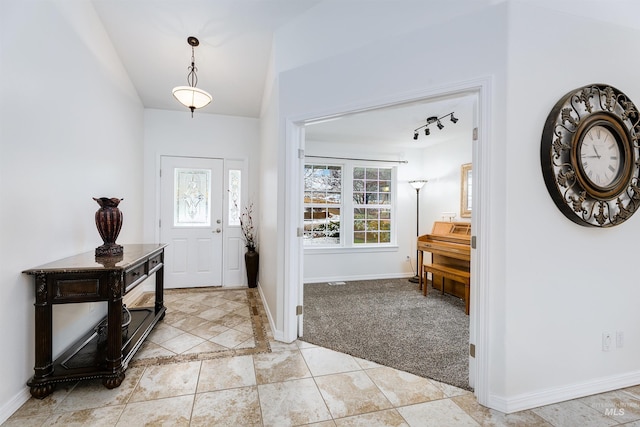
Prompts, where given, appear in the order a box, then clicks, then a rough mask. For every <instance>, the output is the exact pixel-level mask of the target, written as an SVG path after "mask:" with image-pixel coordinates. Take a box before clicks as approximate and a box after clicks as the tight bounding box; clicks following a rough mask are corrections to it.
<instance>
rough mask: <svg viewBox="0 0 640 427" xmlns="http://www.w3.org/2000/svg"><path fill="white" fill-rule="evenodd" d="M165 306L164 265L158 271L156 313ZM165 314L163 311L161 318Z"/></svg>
mask: <svg viewBox="0 0 640 427" xmlns="http://www.w3.org/2000/svg"><path fill="white" fill-rule="evenodd" d="M163 257H164V255H163ZM163 261H164V259H163ZM163 308H164V265H163V266H162V267H160V268H159V269H158V270H157V271H156V303H155V313H156V314H158V313H159V312H160V311H161V310H162V309H163ZM164 314H165V313H164V312H163V313H162V315H161V316H160V320H162V319H164Z"/></svg>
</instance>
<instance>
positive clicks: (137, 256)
mask: <svg viewBox="0 0 640 427" xmlns="http://www.w3.org/2000/svg"><path fill="white" fill-rule="evenodd" d="M166 246H167V245H166V244H165V243H139V244H129V245H122V247H123V253H122V255H118V256H113V257H112V256H110V257H96V256H95V251H94V250H91V251H88V252H84V253H81V254H78V255H73V256H70V257H67V258H63V259H60V260H57V261H53V262H50V263H47V264H43V265H40V266H38V267H34V268H30V269H28V270H24V271H23V273H25V274H43V273H73V272H79V271H87V270H105V271H119V270H124V269H126V268H127V267H129V266H131V265H133V264H136V263H137V262H138V261H140V260H141V259H144V258H146V257H148V256H150V255H153V254H154V253H156V252H160V251H161V250H162V249H163V248H164V247H166Z"/></svg>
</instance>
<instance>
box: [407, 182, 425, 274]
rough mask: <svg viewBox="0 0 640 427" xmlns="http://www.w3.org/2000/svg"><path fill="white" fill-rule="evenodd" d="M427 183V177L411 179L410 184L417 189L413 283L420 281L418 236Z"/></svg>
mask: <svg viewBox="0 0 640 427" xmlns="http://www.w3.org/2000/svg"><path fill="white" fill-rule="evenodd" d="M426 183H427V180H426V179H416V180H413V181H409V184H411V186H412V187H413V188H415V189H416V275H415V276H413V277H412V278H410V279H409V281H410V282H412V283H419V282H420V276H419V274H420V266H419V265H418V237H420V189H421V188H422V186H423V185H425V184H426Z"/></svg>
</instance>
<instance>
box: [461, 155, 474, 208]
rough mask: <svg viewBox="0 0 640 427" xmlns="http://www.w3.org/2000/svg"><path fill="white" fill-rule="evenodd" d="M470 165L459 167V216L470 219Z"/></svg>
mask: <svg viewBox="0 0 640 427" xmlns="http://www.w3.org/2000/svg"><path fill="white" fill-rule="evenodd" d="M471 171H472V168H471V163H465V164H464V165H462V166H461V167H460V183H461V185H460V216H461V217H462V218H471V207H472V197H471V195H472V194H473V192H472V191H471V185H472V180H471Z"/></svg>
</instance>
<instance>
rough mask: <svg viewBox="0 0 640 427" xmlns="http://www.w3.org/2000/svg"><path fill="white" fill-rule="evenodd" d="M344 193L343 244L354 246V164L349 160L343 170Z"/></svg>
mask: <svg viewBox="0 0 640 427" xmlns="http://www.w3.org/2000/svg"><path fill="white" fill-rule="evenodd" d="M342 173H343V177H344V179H343V180H342V195H343V198H342V200H343V203H344V211H343V215H344V217H345V220H344V222H343V223H342V226H343V238H342V244H343V246H345V247H348V248H350V247H353V165H352V164H351V163H350V162H348V163H345V165H344V170H343V171H342Z"/></svg>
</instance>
